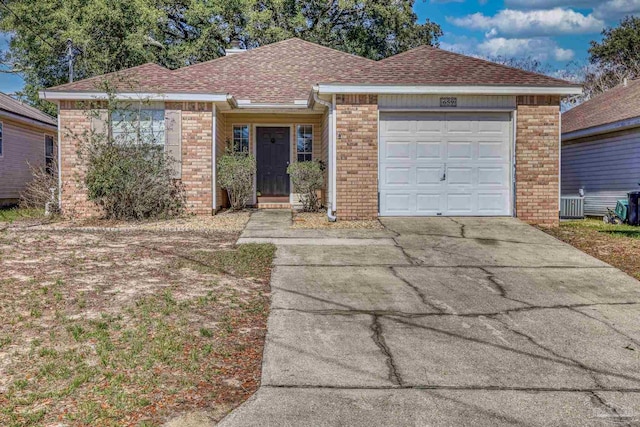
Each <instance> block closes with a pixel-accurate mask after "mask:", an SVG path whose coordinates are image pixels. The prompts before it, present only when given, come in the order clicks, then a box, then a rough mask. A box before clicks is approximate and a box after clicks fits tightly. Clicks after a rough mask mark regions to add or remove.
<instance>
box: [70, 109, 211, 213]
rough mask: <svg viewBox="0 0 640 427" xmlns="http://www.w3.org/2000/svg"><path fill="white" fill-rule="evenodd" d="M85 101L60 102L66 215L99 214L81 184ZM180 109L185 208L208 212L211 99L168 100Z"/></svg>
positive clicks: (88, 128)
mask: <svg viewBox="0 0 640 427" xmlns="http://www.w3.org/2000/svg"><path fill="white" fill-rule="evenodd" d="M84 108H85V107H84V105H83V104H81V103H77V102H75V101H65V102H62V103H61V105H60V110H59V115H60V125H61V127H60V138H61V150H62V152H61V154H62V164H61V173H62V213H63V214H64V215H65V216H69V217H77V218H78V217H88V216H92V215H98V214H99V213H100V211H99V209H98V208H97V207H96V206H95V205H94V204H93V203H92V202H90V201H88V200H87V191H86V188H85V187H84V184H83V179H84V175H83V173H84V167H83V165H82V162H81V160H80V158H79V156H78V145H79V143H80V141H82V140H84V139H86V135H87V134H88V133H90V132H91V118H90V115H89V114H88V113H87V111H86V110H85V109H84ZM167 108H169V109H181V110H182V182H183V184H184V186H185V191H186V195H187V212H189V213H194V214H197V215H211V213H212V205H213V193H212V176H211V172H212V168H211V165H212V164H211V162H212V159H211V143H212V126H213V117H212V104H211V103H193V102H188V103H168V105H167Z"/></svg>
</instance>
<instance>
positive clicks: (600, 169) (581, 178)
mask: <svg viewBox="0 0 640 427" xmlns="http://www.w3.org/2000/svg"><path fill="white" fill-rule="evenodd" d="M639 165H640V80H635V81H629V82H628V83H626V84H622V85H620V86H617V87H615V88H613V89H611V90H609V91H607V92H605V93H603V94H601V95H598V96H596V97H595V98H593V99H591V100H589V101H587V102H585V103H583V104H580V105H579V106H577V107H575V108H573V109H571V110H569V111H567V112H566V113H564V114H563V115H562V167H561V171H562V195H563V196H574V195H578V194H579V193H580V190H582V191H583V192H584V213H585V215H592V216H601V215H604V214H605V213H606V212H607V208H615V206H616V200H618V199H624V198H626V197H627V192H629V191H632V190H640V187H639V186H638V184H639V183H640V166H639Z"/></svg>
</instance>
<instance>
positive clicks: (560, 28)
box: [447, 0, 640, 37]
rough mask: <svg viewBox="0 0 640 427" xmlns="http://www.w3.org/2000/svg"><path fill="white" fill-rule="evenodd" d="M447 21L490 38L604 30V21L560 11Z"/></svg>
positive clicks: (478, 15) (503, 12)
mask: <svg viewBox="0 0 640 427" xmlns="http://www.w3.org/2000/svg"><path fill="white" fill-rule="evenodd" d="M621 1H624V0H621ZM633 1H636V0H633ZM637 1H640V0H637ZM447 20H448V21H449V22H451V23H452V24H454V25H456V26H459V27H465V28H469V29H475V30H485V31H488V33H489V34H491V35H492V36H497V35H498V34H500V35H505V36H519V37H535V36H553V35H561V34H584V33H598V32H600V31H601V30H602V28H603V27H604V26H605V23H604V21H602V20H600V19H597V18H595V17H594V16H593V15H583V14H581V13H579V12H575V11H573V10H571V9H562V8H554V9H549V10H528V11H522V10H512V9H504V10H501V11H500V12H498V13H497V14H496V15H494V16H486V15H484V14H482V13H475V14H473V15H467V16H463V17H461V18H451V17H449V18H447Z"/></svg>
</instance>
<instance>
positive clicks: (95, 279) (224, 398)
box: [0, 229, 275, 426]
mask: <svg viewBox="0 0 640 427" xmlns="http://www.w3.org/2000/svg"><path fill="white" fill-rule="evenodd" d="M237 236H238V235H237V233H223V232H218V233H194V232H191V233H168V232H149V231H138V232H126V233H123V232H115V233H106V232H101V233H91V232H86V231H85V232H77V231H26V230H13V229H10V230H5V231H4V232H0V271H2V272H3V274H2V278H1V279H0V425H3V426H17V425H56V424H60V425H114V426H116V425H117V426H121V425H161V424H163V423H164V422H166V421H168V420H171V419H175V418H176V417H178V416H184V415H183V414H189V413H190V412H192V411H193V412H195V413H200V414H202V413H206V414H208V415H207V416H209V417H212V416H213V418H214V419H215V421H217V420H218V419H219V418H221V417H222V416H223V415H224V414H225V413H227V412H228V411H229V410H230V409H232V408H234V407H235V406H237V405H239V404H240V403H242V402H243V401H244V400H245V399H246V398H248V397H249V396H250V395H251V394H252V393H253V392H254V391H255V390H256V389H257V387H258V384H259V379H260V365H261V358H262V348H263V345H264V337H265V333H266V318H267V315H268V309H269V285H268V282H269V276H270V272H271V271H270V270H271V261H272V258H273V254H274V252H275V248H274V247H273V246H271V245H247V246H240V247H236V246H235V244H234V242H235V240H236V239H237ZM211 414H214V415H211ZM187 418H189V416H188V415H187Z"/></svg>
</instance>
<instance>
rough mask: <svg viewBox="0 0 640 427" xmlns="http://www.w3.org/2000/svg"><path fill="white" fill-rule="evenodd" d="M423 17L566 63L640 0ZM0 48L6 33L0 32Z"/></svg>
mask: <svg viewBox="0 0 640 427" xmlns="http://www.w3.org/2000/svg"><path fill="white" fill-rule="evenodd" d="M415 11H416V13H417V14H418V17H419V19H420V21H421V22H424V20H425V19H427V18H428V19H430V20H431V21H433V22H436V23H438V24H440V25H441V26H442V29H443V31H444V36H443V37H442V38H441V39H440V47H442V48H443V49H448V50H452V51H455V52H459V53H465V54H470V55H477V56H482V57H491V56H498V55H501V56H506V57H526V56H531V57H533V58H535V59H538V60H540V61H542V62H545V63H548V64H549V65H550V66H551V67H552V68H553V69H558V70H561V69H564V68H565V67H566V66H567V64H568V63H569V62H571V61H576V62H578V63H581V62H585V61H586V58H587V49H588V48H589V41H590V40H600V31H601V30H602V28H603V27H605V26H611V25H616V24H617V22H619V20H620V19H621V18H622V17H623V16H625V15H628V14H640V0H416V3H415ZM0 49H6V38H2V37H0ZM22 85H23V82H22V79H21V78H20V77H19V76H16V75H11V74H4V73H1V74H0V91H2V92H5V93H13V92H15V91H17V90H20V88H21V87H22Z"/></svg>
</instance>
